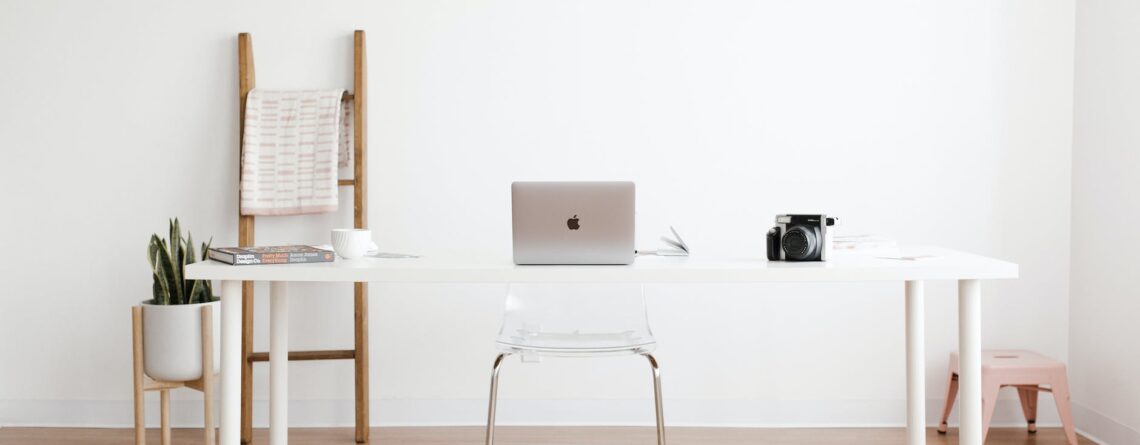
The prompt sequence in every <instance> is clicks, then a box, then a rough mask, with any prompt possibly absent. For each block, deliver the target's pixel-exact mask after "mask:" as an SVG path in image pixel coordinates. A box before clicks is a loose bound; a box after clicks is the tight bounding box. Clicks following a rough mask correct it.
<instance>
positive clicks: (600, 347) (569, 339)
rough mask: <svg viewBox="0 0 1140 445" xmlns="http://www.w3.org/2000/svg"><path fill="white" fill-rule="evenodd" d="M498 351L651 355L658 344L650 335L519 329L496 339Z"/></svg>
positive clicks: (642, 333) (628, 332)
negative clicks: (649, 353) (648, 353)
mask: <svg viewBox="0 0 1140 445" xmlns="http://www.w3.org/2000/svg"><path fill="white" fill-rule="evenodd" d="M496 344H497V345H498V347H499V349H500V350H505V351H513V352H523V351H533V352H539V353H549V354H560V355H592V354H611V353H621V352H628V353H646V352H652V351H653V350H654V349H655V348H656V346H657V342H656V340H654V339H653V336H652V334H648V333H644V332H637V331H622V332H582V331H570V332H541V331H531V330H526V329H518V330H516V331H514V332H503V333H502V334H500V335H499V338H498V339H497V340H496Z"/></svg>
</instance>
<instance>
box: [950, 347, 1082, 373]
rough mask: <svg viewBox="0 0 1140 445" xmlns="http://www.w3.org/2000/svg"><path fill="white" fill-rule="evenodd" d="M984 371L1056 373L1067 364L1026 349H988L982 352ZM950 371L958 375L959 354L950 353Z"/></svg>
mask: <svg viewBox="0 0 1140 445" xmlns="http://www.w3.org/2000/svg"><path fill="white" fill-rule="evenodd" d="M982 369H988V370H991V371H997V372H1000V371H1005V370H1016V371H1027V370H1043V371H1055V370H1058V369H1062V370H1063V369H1065V364H1064V363H1061V362H1059V361H1056V360H1053V359H1051V358H1049V357H1046V356H1044V355H1041V354H1038V353H1036V352H1033V351H1026V350H1024V349H987V350H984V351H982ZM950 370H951V372H954V373H958V352H957V351H955V352H951V353H950Z"/></svg>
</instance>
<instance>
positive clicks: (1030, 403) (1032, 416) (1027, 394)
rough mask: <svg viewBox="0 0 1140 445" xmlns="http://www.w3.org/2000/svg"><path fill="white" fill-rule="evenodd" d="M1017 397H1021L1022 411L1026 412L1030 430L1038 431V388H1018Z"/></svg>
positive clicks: (1031, 431) (1032, 431)
mask: <svg viewBox="0 0 1140 445" xmlns="http://www.w3.org/2000/svg"><path fill="white" fill-rule="evenodd" d="M1017 397H1018V398H1019V399H1021V412H1022V413H1023V414H1025V421H1026V422H1027V423H1029V432H1030V433H1036V432H1037V390H1036V389H1033V388H1017Z"/></svg>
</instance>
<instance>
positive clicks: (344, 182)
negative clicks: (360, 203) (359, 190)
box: [336, 179, 356, 187]
mask: <svg viewBox="0 0 1140 445" xmlns="http://www.w3.org/2000/svg"><path fill="white" fill-rule="evenodd" d="M336 185H339V186H342V187H343V186H346V185H356V180H353V179H339V180H337V181H336Z"/></svg>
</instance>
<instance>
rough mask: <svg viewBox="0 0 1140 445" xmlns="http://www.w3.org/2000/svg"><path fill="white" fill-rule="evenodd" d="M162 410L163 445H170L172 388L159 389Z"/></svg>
mask: <svg viewBox="0 0 1140 445" xmlns="http://www.w3.org/2000/svg"><path fill="white" fill-rule="evenodd" d="M159 396H160V397H159V399H160V401H161V408H160V409H161V410H162V445H170V390H169V389H164V390H161V391H159Z"/></svg>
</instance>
